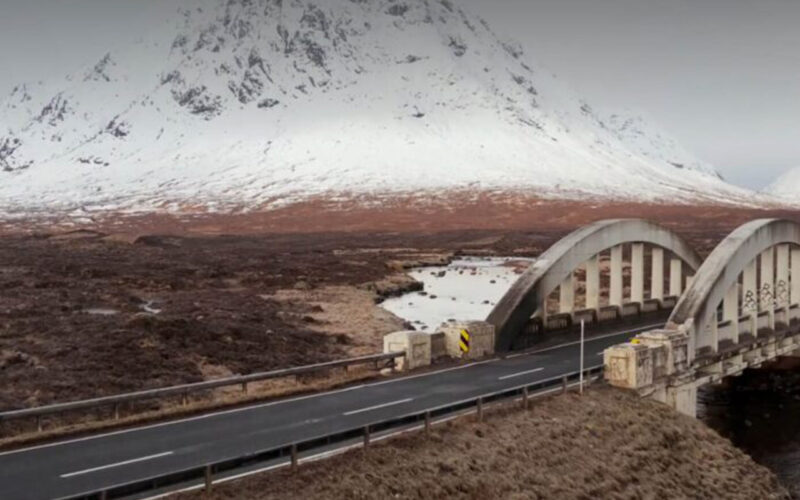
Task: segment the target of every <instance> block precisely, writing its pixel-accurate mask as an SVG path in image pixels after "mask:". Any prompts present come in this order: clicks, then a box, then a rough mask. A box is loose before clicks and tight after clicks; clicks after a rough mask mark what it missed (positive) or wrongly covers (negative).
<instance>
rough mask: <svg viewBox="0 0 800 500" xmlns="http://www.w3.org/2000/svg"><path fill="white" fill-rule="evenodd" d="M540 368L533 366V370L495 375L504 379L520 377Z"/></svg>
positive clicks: (540, 369) (498, 378) (499, 378)
mask: <svg viewBox="0 0 800 500" xmlns="http://www.w3.org/2000/svg"><path fill="white" fill-rule="evenodd" d="M542 370H544V368H534V369H533V370H526V371H524V372H518V373H512V374H511V375H503V376H502V377H497V380H506V379H509V378H514V377H521V376H523V375H527V374H529V373H536V372H540V371H542Z"/></svg>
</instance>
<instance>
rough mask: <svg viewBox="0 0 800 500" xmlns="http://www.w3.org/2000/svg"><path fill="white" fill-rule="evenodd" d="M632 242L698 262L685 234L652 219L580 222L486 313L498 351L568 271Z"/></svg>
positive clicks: (509, 342)
mask: <svg viewBox="0 0 800 500" xmlns="http://www.w3.org/2000/svg"><path fill="white" fill-rule="evenodd" d="M631 242H638V243H648V244H651V245H655V246H658V247H661V248H664V249H667V250H670V251H671V252H672V253H673V254H675V255H677V256H678V257H680V258H681V259H683V261H684V262H686V263H687V264H688V265H689V267H691V268H692V269H697V268H698V267H700V264H701V262H702V260H701V259H700V257H699V256H698V255H697V252H695V251H694V249H692V248H691V247H690V246H689V245H688V244H687V243H686V241H684V240H683V238H681V237H680V236H678V235H677V234H675V233H673V232H672V231H670V230H668V229H665V228H663V227H661V226H658V225H656V224H653V223H652V222H648V221H645V220H641V219H612V220H605V221H600V222H596V223H594V224H591V225H588V226H585V227H582V228H580V229H578V230H576V231H574V232H572V233H571V234H569V235H567V236H565V237H564V238H562V239H561V240H560V241H558V242H557V243H555V244H554V245H553V246H551V247H550V248H549V249H548V250H547V251H546V252H544V253H543V254H542V255H541V256H540V257H539V259H537V261H536V262H535V263H534V264H533V265H532V266H531V267H530V268H529V269H528V270H527V271H526V272H525V273H524V274H523V275H522V276H521V277H520V279H519V280H518V281H517V282H516V283H514V285H512V287H511V289H510V290H509V291H508V292H507V293H506V294H505V296H503V298H502V299H501V300H500V301H499V302H498V303H497V306H495V308H494V309H493V310H492V312H491V313H490V314H489V316H488V317H487V318H486V321H487V322H489V323H491V324H493V325H494V326H495V328H496V341H495V348H496V350H498V351H507V350H508V349H510V347H511V345H512V343H513V341H514V338H515V337H516V336H517V335H518V334H519V332H520V330H521V329H522V328H523V326H524V325H525V324H526V322H527V321H528V319H529V318H530V317H531V316H532V315H533V314H534V313H535V312H536V310H537V309H538V308H539V306H540V304H542V302H543V301H544V300H545V298H546V297H547V296H549V295H550V293H552V292H553V291H554V290H555V289H556V287H558V286H559V285H560V284H561V283H562V282H563V281H564V280H565V279H566V278H567V276H569V274H570V273H572V272H573V271H574V270H575V269H577V268H578V267H579V266H580V265H582V264H583V263H585V262H586V261H588V260H589V259H591V258H592V257H594V256H595V255H597V254H598V253H600V252H602V251H604V250H607V249H609V248H612V247H615V246H618V245H621V244H623V243H631Z"/></svg>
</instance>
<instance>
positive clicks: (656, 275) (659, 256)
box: [650, 247, 664, 300]
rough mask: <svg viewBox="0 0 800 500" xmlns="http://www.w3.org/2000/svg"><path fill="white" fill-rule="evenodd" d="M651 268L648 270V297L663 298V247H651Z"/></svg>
mask: <svg viewBox="0 0 800 500" xmlns="http://www.w3.org/2000/svg"><path fill="white" fill-rule="evenodd" d="M652 252H653V255H652V257H653V259H652V263H653V265H652V269H651V271H650V298H651V299H658V300H661V299H663V298H664V249H663V248H656V247H653V249H652Z"/></svg>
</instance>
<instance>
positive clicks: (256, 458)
mask: <svg viewBox="0 0 800 500" xmlns="http://www.w3.org/2000/svg"><path fill="white" fill-rule="evenodd" d="M602 371H603V365H597V366H593V367H590V368H586V369H585V370H584V375H588V376H592V375H597V374H601V373H602ZM579 378H580V372H572V373H568V374H565V375H561V376H558V377H553V378H549V379H546V380H540V381H537V382H532V383H529V384H521V385H517V386H513V387H510V388H506V389H502V390H499V391H494V392H490V393H485V394H482V395H480V396H476V397H472V398H466V399H462V400H459V401H454V402H450V403H447V404H444V405H440V406H435V407H431V408H426V409H424V410H419V411H414V412H409V413H404V414H401V415H398V416H394V417H391V418H388V419H381V420H374V421H372V422H370V423H368V424H366V425H362V426H358V427H353V428H349V429H345V430H342V431H337V432H334V433H327V434H326V433H322V434H319V435H315V436H311V437H309V438H306V439H304V440H303V441H295V442H287V443H283V444H280V445H277V446H273V447H271V448H268V449H265V450H262V451H258V452H255V453H248V454H247V455H241V456H238V455H237V456H229V457H226V458H222V459H220V460H217V461H215V462H213V463H207V464H204V465H200V466H197V467H191V468H187V469H181V470H176V471H170V472H165V473H163V474H160V475H155V476H150V477H146V478H142V479H137V480H135V481H132V482H129V483H120V484H116V485H113V486H108V487H106V488H103V489H101V490H91V491H86V492H83V493H79V494H77V495H71V496H68V497H62V498H59V499H57V500H87V499H91V500H94V499H100V500H108V499H114V498H125V497H129V496H133V495H142V494H145V493H147V492H154V491H160V490H163V489H166V488H169V487H171V486H178V485H180V486H188V487H203V486H205V488H206V489H210V488H211V486H212V484H213V482H214V476H215V475H219V474H221V473H226V472H233V471H235V470H237V469H240V468H243V467H252V466H256V465H258V464H260V463H265V462H268V461H270V460H275V459H281V458H283V459H284V460H286V459H287V458H288V463H285V464H283V465H285V466H291V467H297V466H298V463H299V456H298V455H299V453H300V452H306V451H312V450H314V449H319V448H323V447H329V446H330V445H331V444H338V443H342V442H347V441H352V440H354V439H358V440H363V445H364V446H365V447H367V446H369V445H370V440H371V437H372V435H373V433H374V432H376V431H377V432H385V431H391V430H392V429H401V428H403V427H406V426H409V425H411V426H414V424H417V426H418V427H421V428H422V429H424V431H425V432H426V433H428V432H430V429H431V425H432V422H433V421H434V419H436V418H440V417H443V416H445V415H452V414H453V413H457V412H459V411H464V410H471V409H474V411H475V412H476V413H477V416H478V419H479V420H482V419H483V412H484V409H485V405H486V404H487V403H491V402H495V401H504V400H508V399H516V398H518V397H521V398H522V404H523V407H527V406H528V402H529V400H530V399H531V398H535V397H537V396H539V395H543V394H545V393H547V392H552V390H551V391H547V389H552V388H554V387H558V386H562V387H563V390H564V391H566V390H567V387H568V385H569V382H570V381H572V382H574V383H577V381H578V380H579ZM420 424H422V425H421V426H420Z"/></svg>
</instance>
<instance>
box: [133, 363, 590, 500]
mask: <svg viewBox="0 0 800 500" xmlns="http://www.w3.org/2000/svg"><path fill="white" fill-rule="evenodd" d="M596 379H597V377H593V378H590V379H589V380H596ZM589 380H587V382H588V381H589ZM579 383H580V382H573V383H571V384H568V386H567V387H575V386H576V385H578V384H579ZM584 383H585V382H584ZM563 390H564V389H563V388H561V387H556V388H553V389H548V390H546V391H541V392H536V393H534V394H531V396H532V397H534V398H536V397H541V396H545V395H547V394H552V393H554V392H561V391H563ZM512 401H513V402H516V401H522V398H521V397H517V398H512ZM473 413H477V410H475V409H474V408H473V409H467V410H463V411H461V412H457V413H455V414H454V415H450V416H447V417H443V418H438V419H434V420H433V421H431V424H432V425H438V424H443V423H445V422H449V421H451V420H455V419H457V418H460V417H464V416H467V415H471V414H473ZM423 428H424V425H422V424H420V425H414V426H412V427H408V428H406V429H400V430H397V431H389V432H388V433H387V434H385V435H381V436H376V437H375V438H373V439H372V442H376V441H382V440H384V439H390V438H393V437H395V436H399V435H402V434H406V433H410V432H414V431H419V430H421V429H423ZM362 446H364V444H363V443H355V444H349V445H344V446H342V447H340V448H335V449H333V450H329V451H323V452H321V453H317V454H315V455H311V456H308V457H301V458H299V459H298V460H297V463H298V464H303V463H307V462H315V461H318V460H324V459H326V458H330V457H334V456H337V455H341V454H343V453H345V452H347V451H349V450H352V449H355V448H361V447H362ZM289 465H291V462H290V461H289V460H285V461H283V462H279V463H277V464H275V465H269V466H266V467H262V468H259V469H255V470H251V471H247V472H243V473H241V474H236V475H232V476H226V477H221V478H219V479H212V480H211V484H212V485H214V484H222V483H227V482H229V481H234V480H236V479H241V478H244V477H247V476H253V475H255V474H261V473H264V472H268V471H271V470H275V469H280V468H283V467H288V466H289ZM203 488H205V484H204V483H199V484H196V485H194V486H188V487H186V488H183V489H179V490H175V491H169V492H167V493H159V494H158V495H155V496H152V497H147V498H146V499H144V500H159V499H161V498H167V497H171V496H174V495H175V494H177V493H184V492H189V491H196V490H200V489H203Z"/></svg>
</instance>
